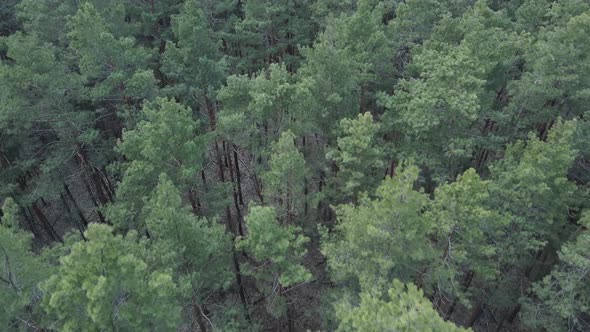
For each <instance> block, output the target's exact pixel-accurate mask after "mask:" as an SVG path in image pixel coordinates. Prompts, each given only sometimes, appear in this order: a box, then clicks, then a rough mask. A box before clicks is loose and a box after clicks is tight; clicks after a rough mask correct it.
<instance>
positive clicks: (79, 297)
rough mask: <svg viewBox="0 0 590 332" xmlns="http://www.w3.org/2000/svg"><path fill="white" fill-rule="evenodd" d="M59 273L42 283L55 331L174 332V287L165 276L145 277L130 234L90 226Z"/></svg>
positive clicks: (158, 273)
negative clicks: (126, 331) (120, 234)
mask: <svg viewBox="0 0 590 332" xmlns="http://www.w3.org/2000/svg"><path fill="white" fill-rule="evenodd" d="M86 238H87V239H88V241H87V242H79V243H76V244H74V246H73V247H72V248H71V252H70V253H69V254H68V255H66V256H64V257H62V259H61V260H60V261H61V264H60V266H59V268H58V271H57V272H56V273H55V274H53V275H52V276H51V277H50V278H49V279H48V280H47V281H45V282H43V283H42V284H41V289H42V290H43V293H44V299H43V306H44V308H45V310H47V312H48V313H49V314H50V315H52V317H54V320H53V322H52V324H51V327H52V328H56V329H59V330H60V331H77V330H80V329H82V330H87V331H100V330H105V329H106V330H147V331H161V330H173V329H175V328H176V326H177V325H178V321H179V314H180V307H179V306H178V304H177V300H176V298H177V296H178V288H177V286H176V285H175V284H174V282H173V281H172V276H171V275H170V274H168V273H166V272H162V271H154V272H150V271H149V267H148V265H147V264H146V262H145V261H144V259H142V257H141V253H142V251H143V250H142V248H141V244H138V242H137V239H136V238H135V236H134V235H133V234H130V235H129V236H127V237H126V238H123V237H121V236H118V235H113V234H112V229H111V228H110V227H109V226H106V225H100V224H91V225H90V226H89V228H88V230H87V231H86Z"/></svg>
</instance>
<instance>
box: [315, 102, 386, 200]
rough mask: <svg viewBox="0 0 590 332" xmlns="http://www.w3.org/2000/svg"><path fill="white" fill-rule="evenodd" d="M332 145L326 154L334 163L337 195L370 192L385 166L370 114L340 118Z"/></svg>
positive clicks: (375, 124)
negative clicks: (335, 145) (354, 117)
mask: <svg viewBox="0 0 590 332" xmlns="http://www.w3.org/2000/svg"><path fill="white" fill-rule="evenodd" d="M339 131H340V134H339V135H338V139H337V144H338V146H337V147H336V148H333V149H330V150H329V151H328V152H327V154H326V157H327V159H328V160H333V161H334V162H335V163H336V167H337V171H336V172H335V174H334V182H335V184H334V186H335V187H336V188H335V190H336V191H337V192H338V193H339V195H338V196H340V197H342V196H343V197H352V198H356V197H357V195H358V193H361V192H372V191H373V190H374V188H375V187H376V186H377V184H378V182H379V181H380V180H381V178H382V176H383V170H384V169H385V162H384V151H383V150H384V149H383V147H382V145H380V144H379V143H380V142H379V140H378V137H377V133H378V131H379V123H376V122H374V121H373V116H372V115H371V114H370V113H364V114H359V115H358V117H357V118H356V119H342V120H341V121H340V128H339Z"/></svg>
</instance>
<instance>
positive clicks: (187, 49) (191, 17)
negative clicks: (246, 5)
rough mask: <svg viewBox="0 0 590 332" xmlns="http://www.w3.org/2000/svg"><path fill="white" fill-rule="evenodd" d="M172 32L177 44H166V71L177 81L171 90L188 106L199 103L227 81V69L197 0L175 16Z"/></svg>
mask: <svg viewBox="0 0 590 332" xmlns="http://www.w3.org/2000/svg"><path fill="white" fill-rule="evenodd" d="M172 31H173V33H174V37H175V38H176V43H172V42H168V43H167V44H166V51H165V52H164V54H163V55H162V71H163V72H164V73H165V74H166V75H167V76H168V77H170V78H171V79H173V80H174V84H173V86H172V87H170V88H169V89H170V90H172V91H171V92H173V93H174V94H175V95H177V96H180V97H182V98H183V101H184V102H185V103H187V104H188V105H195V106H199V102H205V101H204V100H203V98H204V97H208V96H211V95H212V94H213V92H214V91H215V90H217V89H218V88H219V87H220V85H221V83H222V82H223V81H224V80H225V68H224V64H223V61H221V59H220V58H221V54H220V52H219V50H218V47H217V45H216V42H215V39H214V37H215V36H214V34H213V32H212V31H211V30H210V29H209V27H208V26H207V21H206V17H205V15H204V14H203V12H202V10H201V9H200V7H199V4H198V2H197V1H195V0H190V1H186V2H185V4H184V6H183V8H182V12H181V13H180V14H178V15H175V16H173V17H172ZM207 102H209V101H207Z"/></svg>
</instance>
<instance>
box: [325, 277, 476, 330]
mask: <svg viewBox="0 0 590 332" xmlns="http://www.w3.org/2000/svg"><path fill="white" fill-rule="evenodd" d="M336 316H337V317H338V319H339V325H338V331H374V332H377V331H387V330H391V331H408V332H410V331H432V332H434V331H445V332H452V331H457V332H459V331H467V330H465V329H462V328H459V327H457V326H456V325H454V324H453V323H450V322H445V321H444V320H443V319H442V318H441V317H440V316H439V315H438V313H437V312H436V310H434V308H432V303H430V301H428V300H427V299H426V298H425V297H424V295H423V293H422V291H421V290H419V289H418V288H417V287H416V286H415V285H413V284H407V285H404V284H403V283H402V282H400V281H399V280H394V281H393V285H392V286H391V287H390V288H389V289H388V290H387V292H383V291H379V290H371V291H366V292H363V293H361V295H360V303H358V304H351V303H350V302H347V301H343V302H340V303H337V305H336Z"/></svg>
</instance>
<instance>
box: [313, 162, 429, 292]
mask: <svg viewBox="0 0 590 332" xmlns="http://www.w3.org/2000/svg"><path fill="white" fill-rule="evenodd" d="M417 177H418V168H417V167H415V166H409V167H406V168H405V169H403V170H401V171H400V172H399V173H398V175H396V176H395V177H394V178H387V179H386V180H384V181H383V183H382V184H381V185H380V186H379V188H377V191H376V193H375V197H376V198H375V199H368V198H366V197H365V198H362V199H361V200H360V203H359V204H358V206H354V205H352V204H347V205H340V206H338V207H337V208H336V213H337V216H338V221H337V224H336V226H335V229H334V234H333V235H332V236H331V237H330V238H326V239H325V240H324V241H323V245H322V253H323V254H324V255H325V256H326V257H327V258H328V267H329V269H330V272H331V276H332V278H333V279H334V280H336V281H346V280H347V279H351V278H352V280H356V281H357V282H359V283H360V285H361V289H370V288H372V287H373V286H374V285H375V284H379V285H385V284H387V283H388V282H390V281H391V280H392V279H393V278H399V279H402V280H404V281H409V280H410V278H411V277H418V276H417V275H416V272H417V271H419V270H420V269H421V268H422V267H423V266H424V264H425V263H426V262H428V261H430V260H431V259H432V258H433V257H434V251H433V249H432V247H431V246H430V242H429V240H428V235H429V234H433V232H434V230H435V228H436V225H433V224H431V223H430V220H427V219H422V218H421V215H422V212H423V210H424V208H425V207H426V206H427V204H428V197H427V196H426V195H425V194H423V193H421V192H418V191H416V190H414V183H415V182H416V179H417Z"/></svg>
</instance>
